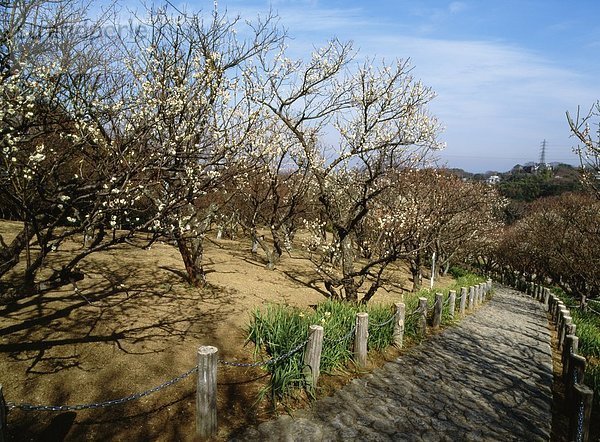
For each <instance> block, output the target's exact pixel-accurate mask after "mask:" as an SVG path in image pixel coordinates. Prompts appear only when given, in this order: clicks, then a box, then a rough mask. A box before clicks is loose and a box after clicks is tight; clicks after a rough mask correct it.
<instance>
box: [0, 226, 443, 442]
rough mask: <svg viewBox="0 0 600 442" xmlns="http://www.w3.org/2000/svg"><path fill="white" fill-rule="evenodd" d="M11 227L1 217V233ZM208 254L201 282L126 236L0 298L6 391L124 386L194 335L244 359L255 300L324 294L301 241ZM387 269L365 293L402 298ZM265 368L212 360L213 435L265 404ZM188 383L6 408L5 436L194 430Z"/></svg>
mask: <svg viewBox="0 0 600 442" xmlns="http://www.w3.org/2000/svg"><path fill="white" fill-rule="evenodd" d="M17 228H18V225H17V224H16V223H10V222H0V234H2V235H4V237H5V240H7V241H8V240H10V239H11V236H12V235H14V233H15V232H16V229H17ZM64 253H65V254H68V253H69V251H65V252H64ZM205 258H206V270H207V280H208V284H209V287H207V288H204V289H196V288H191V287H190V286H189V285H187V284H186V282H185V279H184V269H183V264H182V262H181V259H180V257H179V254H178V252H177V250H176V248H174V247H173V246H170V245H168V244H164V243H158V244H154V245H153V246H152V248H151V249H150V250H144V249H142V248H136V247H132V246H129V245H124V246H121V247H118V248H115V249H113V250H111V251H108V252H103V253H99V254H95V255H91V256H90V257H88V258H87V259H86V260H85V261H84V262H83V263H82V265H81V268H82V270H83V271H84V272H85V274H86V277H85V279H84V280H83V281H80V282H79V283H77V290H75V288H74V287H73V286H68V287H65V288H63V289H62V290H60V291H55V292H52V293H50V294H45V295H44V296H41V297H40V296H35V297H29V298H25V299H22V300H20V301H18V302H16V303H12V304H10V305H6V306H0V336H1V337H2V339H1V340H0V384H2V386H3V390H4V397H5V399H6V400H7V401H9V402H17V403H20V402H25V403H33V404H44V405H63V404H69V405H71V404H82V403H93V402H98V401H104V400H109V399H115V398H120V397H125V396H128V395H131V394H133V393H137V392H142V391H144V390H147V389H149V388H151V387H154V386H156V385H160V384H162V383H163V382H165V381H167V380H169V379H172V378H174V377H176V376H178V375H180V374H182V373H184V372H186V371H187V370H189V369H190V368H192V367H193V366H194V364H195V363H196V352H197V348H198V347H199V346H201V345H214V346H216V347H218V348H219V358H220V359H225V360H228V361H239V362H253V361H254V359H253V350H254V349H253V346H252V345H251V344H247V343H246V342H245V337H246V333H245V327H246V326H247V324H248V321H249V318H250V312H251V310H252V309H253V308H256V307H260V306H263V305H265V304H267V303H287V304H292V305H297V306H302V307H308V306H310V305H314V304H316V303H318V302H319V301H322V300H323V299H324V296H323V294H322V293H321V292H320V291H322V288H321V286H320V285H319V284H318V283H315V281H316V280H317V275H316V273H315V272H314V269H313V266H312V264H311V262H310V261H309V259H307V257H306V256H305V255H303V253H302V252H301V251H300V250H294V251H292V253H291V254H290V255H289V256H285V257H284V258H283V260H282V262H281V264H280V265H278V268H277V269H276V270H274V271H271V270H267V269H265V266H264V261H263V259H262V257H261V256H260V255H259V256H253V255H252V254H251V253H250V242H249V240H246V239H241V240H239V241H238V240H236V241H232V240H218V241H217V240H214V239H211V240H209V241H206V255H205ZM59 261H60V256H59V257H58V258H57V259H56V261H55V262H59ZM395 279H396V280H397V284H395V288H394V289H393V290H390V291H383V290H381V293H378V294H377V295H376V297H375V298H374V302H393V301H397V300H399V299H400V297H401V296H402V293H403V292H405V291H406V290H408V288H409V287H410V285H411V282H410V281H409V280H408V276H407V273H406V271H405V269H402V268H399V269H397V271H396V275H395ZM447 283H448V280H443V281H440V284H441V285H444V284H447ZM380 360H381V357H379V358H378V359H377V360H376V361H374V363H377V362H378V361H380ZM265 373H266V372H265V371H263V370H261V369H241V368H229V367H224V366H222V365H220V366H219V374H218V379H219V381H218V382H219V386H218V391H219V396H218V409H219V411H218V413H219V414H218V419H219V435H218V436H219V437H218V438H219V439H226V438H227V437H228V436H229V435H231V434H235V433H236V431H239V430H240V429H242V428H244V427H246V426H248V425H252V424H256V423H257V422H260V421H262V420H265V419H267V418H269V417H270V416H272V411H273V410H272V409H271V407H270V406H269V404H268V403H260V404H256V403H255V401H256V396H257V393H258V391H259V389H260V388H261V387H263V386H264V385H265V384H266V382H267V380H268V379H267V376H266V374H265ZM344 382H345V380H344V377H343V376H342V377H341V378H338V379H330V380H329V381H326V382H325V385H324V386H323V390H324V391H325V392H327V391H330V390H331V389H332V388H334V387H335V386H337V385H341V384H343V383H344ZM194 393H195V376H194V375H192V376H190V377H188V378H186V379H184V380H182V381H181V382H179V383H177V384H175V385H172V386H170V387H168V388H166V389H164V390H162V391H160V392H157V393H154V394H151V395H148V396H145V397H143V398H141V399H138V400H135V401H131V402H128V403H127V404H123V405H117V406H114V407H110V408H102V409H93V410H83V411H77V412H70V411H69V412H48V411H35V412H25V411H20V410H17V409H13V410H11V411H10V412H9V415H8V423H9V433H8V434H9V440H44V441H48V440H69V441H75V440H77V441H79V440H103V441H104V440H116V441H135V440H158V441H174V440H192V439H193V434H194V410H195V402H194V401H195V396H194Z"/></svg>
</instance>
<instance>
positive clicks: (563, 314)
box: [525, 283, 594, 442]
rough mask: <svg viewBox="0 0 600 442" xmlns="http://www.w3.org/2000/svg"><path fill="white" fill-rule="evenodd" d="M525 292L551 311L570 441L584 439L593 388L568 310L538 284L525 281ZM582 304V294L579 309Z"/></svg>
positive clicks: (588, 424)
mask: <svg viewBox="0 0 600 442" xmlns="http://www.w3.org/2000/svg"><path fill="white" fill-rule="evenodd" d="M525 290H526V292H527V294H531V296H533V297H534V298H535V299H537V300H538V301H540V302H541V303H543V304H544V310H545V311H547V312H548V313H549V314H550V318H551V321H552V322H553V323H554V324H555V327H556V332H557V334H558V336H557V339H558V342H557V343H558V349H559V351H561V360H562V366H563V372H562V377H563V380H564V383H565V402H566V406H567V409H570V410H571V411H570V415H569V441H576V442H587V441H588V440H589V435H590V422H591V418H592V404H593V399H594V391H593V390H592V389H590V388H589V387H588V386H587V385H585V384H584V383H583V382H584V376H585V368H586V363H587V362H586V359H585V358H584V357H583V356H581V355H578V354H577V350H578V347H579V338H578V337H577V336H576V335H575V332H576V331H577V326H576V325H575V324H574V323H573V317H572V316H571V313H570V311H569V309H567V308H566V306H565V304H564V303H563V301H561V299H560V298H559V297H558V296H556V295H554V294H553V293H551V292H550V289H549V288H547V287H543V286H542V285H540V284H533V283H529V284H525ZM584 306H585V296H582V302H581V305H580V308H581V309H582V310H583V308H584Z"/></svg>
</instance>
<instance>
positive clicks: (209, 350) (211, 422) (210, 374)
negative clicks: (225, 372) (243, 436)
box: [196, 345, 219, 440]
mask: <svg viewBox="0 0 600 442" xmlns="http://www.w3.org/2000/svg"><path fill="white" fill-rule="evenodd" d="M218 351H219V350H218V349H217V347H213V346H210V345H206V346H202V347H200V348H198V382H197V386H196V438H197V439H200V440H208V439H211V438H213V437H214V436H215V435H216V434H217V353H218Z"/></svg>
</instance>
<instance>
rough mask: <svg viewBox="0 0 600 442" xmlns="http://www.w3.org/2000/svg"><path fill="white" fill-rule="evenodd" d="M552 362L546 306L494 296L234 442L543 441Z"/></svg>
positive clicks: (502, 291)
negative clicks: (377, 366) (346, 382)
mask: <svg viewBox="0 0 600 442" xmlns="http://www.w3.org/2000/svg"><path fill="white" fill-rule="evenodd" d="M551 355H552V353H551V347H550V332H549V329H548V325H547V319H546V315H545V313H544V312H543V311H542V307H541V306H540V305H539V304H538V303H537V302H535V301H534V300H532V299H530V298H527V297H525V296H524V295H522V294H520V293H519V292H516V291H514V290H510V289H506V288H497V289H496V293H495V295H494V299H493V300H492V301H490V302H489V303H488V304H486V305H485V306H483V307H481V308H480V309H479V310H478V311H477V312H476V313H475V314H473V315H470V316H468V317H467V318H465V319H464V320H463V321H462V322H461V324H460V326H458V327H453V328H450V329H448V330H445V331H444V332H443V333H441V334H439V335H436V336H433V337H432V338H431V339H430V340H428V341H426V342H425V343H424V344H422V345H420V346H418V347H415V348H412V349H410V350H409V351H408V352H407V353H405V354H404V355H403V356H401V357H400V358H399V359H398V360H396V361H394V362H391V363H388V364H386V365H385V366H384V367H382V368H380V369H378V370H376V371H375V372H373V373H372V374H370V375H368V376H365V377H363V378H360V379H356V380H354V381H353V382H351V383H350V384H349V385H348V386H347V387H345V388H344V389H342V390H340V391H338V392H337V393H336V394H335V395H334V396H332V397H328V398H324V399H321V400H319V401H317V402H316V403H315V404H314V405H313V407H312V408H311V409H310V410H305V411H302V412H299V413H297V414H296V415H295V416H294V417H290V416H283V417H280V418H278V419H276V420H273V421H270V422H265V423H264V424H262V425H260V426H259V427H258V428H252V429H249V430H248V431H247V432H245V433H244V434H237V435H233V436H232V440H261V441H262V440H271V441H275V440H281V441H284V440H286V441H288V440H297V441H300V440H302V441H321V440H323V441H324V440H369V441H385V440H394V441H403V440H406V441H457V440H461V441H484V440H489V441H500V440H501V441H517V440H518V441H523V440H527V441H547V440H549V439H550V425H551V421H552V413H551V404H552V392H551V387H552V356H551Z"/></svg>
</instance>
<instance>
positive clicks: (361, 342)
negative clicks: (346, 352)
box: [354, 313, 369, 368]
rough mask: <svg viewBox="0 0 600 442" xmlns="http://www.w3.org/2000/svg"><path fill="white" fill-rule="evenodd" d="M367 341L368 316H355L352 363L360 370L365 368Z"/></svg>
mask: <svg viewBox="0 0 600 442" xmlns="http://www.w3.org/2000/svg"><path fill="white" fill-rule="evenodd" d="M368 339H369V314H368V313H357V314H356V332H355V335H354V361H355V363H356V365H357V366H358V367H360V368H364V367H366V366H367V341H368Z"/></svg>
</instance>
